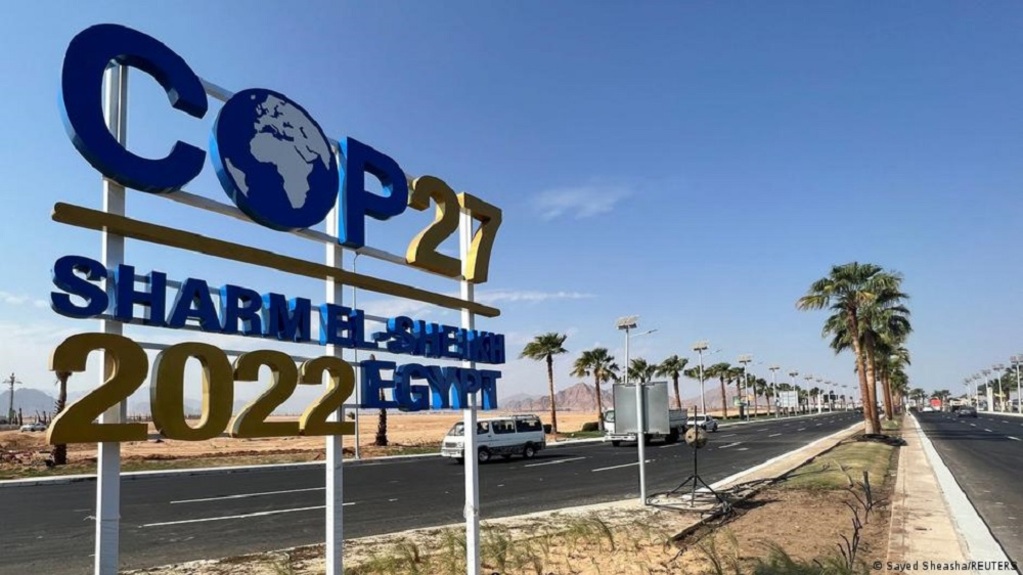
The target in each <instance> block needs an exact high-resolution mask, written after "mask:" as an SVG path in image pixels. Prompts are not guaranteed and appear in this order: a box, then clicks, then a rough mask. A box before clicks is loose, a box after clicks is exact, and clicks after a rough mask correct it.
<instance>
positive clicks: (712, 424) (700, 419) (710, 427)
mask: <svg viewBox="0 0 1023 575" xmlns="http://www.w3.org/2000/svg"><path fill="white" fill-rule="evenodd" d="M695 426H700V427H702V428H703V429H704V431H709V432H711V433H713V432H715V431H717V430H718V420H716V419H714V416H713V415H697V416H695V417H690V418H689V419H688V420H686V429H689V428H690V427H695Z"/></svg>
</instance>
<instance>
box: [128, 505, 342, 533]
mask: <svg viewBox="0 0 1023 575" xmlns="http://www.w3.org/2000/svg"><path fill="white" fill-rule="evenodd" d="M349 505H355V503H345V504H344V506H345V507H348V506H349ZM326 508H327V506H326V505H315V506H313V507H296V508H294V509H277V510H275V511H259V512H256V513H245V514H244V515H227V516H224V517H205V518H203V519H184V520H181V521H165V522H163V523H146V524H145V525H143V526H142V527H164V526H167V525H185V524H188V523H205V522H207V521H229V520H231V519H248V518H249V517H266V516H267V515H279V514H281V513H296V512H298V511H317V510H321V509H326Z"/></svg>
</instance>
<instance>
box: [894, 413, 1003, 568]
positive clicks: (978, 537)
mask: <svg viewBox="0 0 1023 575" xmlns="http://www.w3.org/2000/svg"><path fill="white" fill-rule="evenodd" d="M910 417H912V418H913V423H914V424H915V425H916V426H917V427H918V428H919V429H920V444H921V446H922V447H923V449H924V454H925V455H926V456H927V461H928V462H929V463H930V464H931V467H932V468H933V470H934V475H935V477H936V478H937V479H938V485H939V486H940V487H941V492H942V495H944V498H945V504H946V505H948V508H949V510H950V511H951V515H952V524H953V525H954V526H955V529H956V531H957V532H958V534H959V538H960V540H961V541H962V542H963V543H965V544H966V551H967V552H968V553H969V558H970V560H972V561H1004V562H1008V561H1009V558H1008V556H1007V555H1006V554H1005V551H1004V550H1003V549H1002V546H1001V545H999V544H998V542H997V541H996V540H995V538H994V535H992V534H991V531H990V530H989V529H988V526H987V524H986V523H984V520H983V519H981V518H980V514H978V513H977V509H976V508H975V507H974V506H973V503H971V502H970V499H969V497H967V496H966V493H965V492H964V491H963V489H962V487H960V485H959V482H958V481H957V480H956V478H955V476H954V475H952V472H951V471H949V469H948V467H947V466H946V465H945V462H944V461H942V459H941V455H939V454H938V451H937V450H936V449H934V444H932V443H931V440H930V438H928V437H927V433H925V432H924V430H923V427H922V426H921V425H920V422H919V421H917V419H916V417H915V416H913V415H912V414H910Z"/></svg>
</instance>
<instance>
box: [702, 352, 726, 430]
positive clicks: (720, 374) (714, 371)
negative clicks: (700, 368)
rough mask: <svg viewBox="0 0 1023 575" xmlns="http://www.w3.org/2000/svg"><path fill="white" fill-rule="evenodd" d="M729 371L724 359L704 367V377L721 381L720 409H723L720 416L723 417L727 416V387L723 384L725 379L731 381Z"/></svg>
mask: <svg viewBox="0 0 1023 575" xmlns="http://www.w3.org/2000/svg"><path fill="white" fill-rule="evenodd" d="M730 373H731V365H729V364H728V363H727V362H724V361H722V362H720V363H715V364H714V365H711V366H710V367H707V368H705V369H704V377H705V378H717V379H718V381H719V382H721V409H723V410H724V414H723V415H722V416H723V417H725V418H726V417H727V416H728V388H727V387H726V386H725V380H728V381H729V382H730V381H731V380H730V379H729V374H730Z"/></svg>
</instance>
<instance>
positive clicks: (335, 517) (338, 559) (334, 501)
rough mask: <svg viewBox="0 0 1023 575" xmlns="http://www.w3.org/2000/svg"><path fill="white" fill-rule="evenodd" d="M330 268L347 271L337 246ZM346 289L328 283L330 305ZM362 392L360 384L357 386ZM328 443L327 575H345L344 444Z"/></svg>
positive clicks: (333, 221)
mask: <svg viewBox="0 0 1023 575" xmlns="http://www.w3.org/2000/svg"><path fill="white" fill-rule="evenodd" d="M338 215H339V213H338V206H337V204H335V205H334V208H333V209H332V210H330V213H329V214H327V234H329V235H330V236H332V237H334V238H337V235H338ZM325 259H326V264H327V265H328V266H331V267H336V268H339V269H344V248H342V247H341V245H340V244H338V243H337V242H333V243H331V244H327V245H326V254H325ZM343 292H344V290H343V285H342V284H341V283H340V282H338V281H336V280H335V279H334V278H327V280H326V294H325V295H326V297H327V303H332V304H337V305H341V303H342V301H343V299H344V294H343ZM341 353H342V350H341V349H339V348H338V347H337V346H336V345H334V344H328V345H327V346H326V354H327V355H332V356H335V357H341ZM355 387H356V389H358V387H359V382H358V381H356V382H355ZM344 416H345V408H344V406H343V405H342V406H341V408H340V409H338V410H337V411H335V412H334V413H333V414H331V416H330V419H331V420H332V421H343V420H344V419H343V418H344ZM326 442H327V445H326V447H327V464H326V468H327V469H326V478H325V479H326V486H327V490H326V496H325V498H326V501H325V503H326V521H327V525H326V527H327V536H326V550H325V554H326V569H325V575H342V574H343V573H344V571H345V562H344V558H345V530H344V459H345V455H344V444H343V442H342V436H340V435H328V436H327V438H326Z"/></svg>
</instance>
